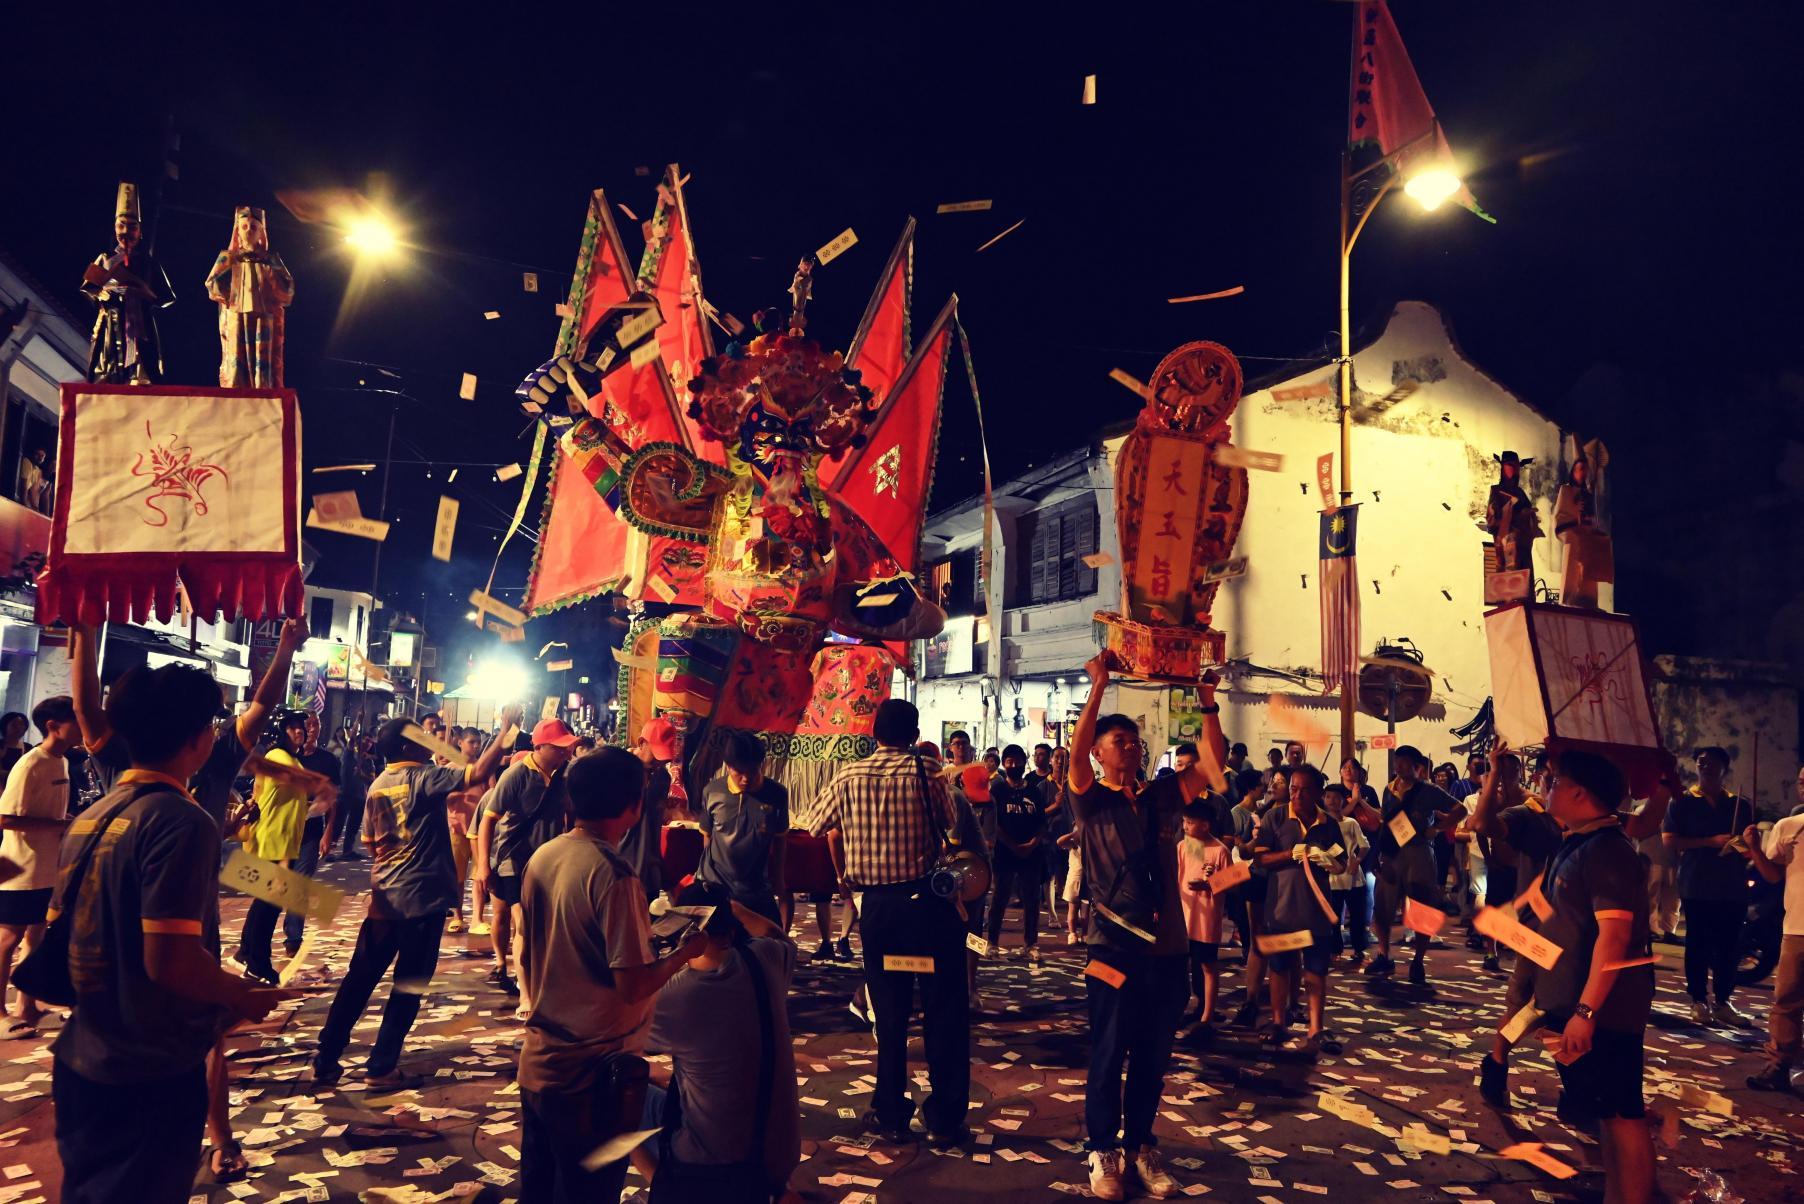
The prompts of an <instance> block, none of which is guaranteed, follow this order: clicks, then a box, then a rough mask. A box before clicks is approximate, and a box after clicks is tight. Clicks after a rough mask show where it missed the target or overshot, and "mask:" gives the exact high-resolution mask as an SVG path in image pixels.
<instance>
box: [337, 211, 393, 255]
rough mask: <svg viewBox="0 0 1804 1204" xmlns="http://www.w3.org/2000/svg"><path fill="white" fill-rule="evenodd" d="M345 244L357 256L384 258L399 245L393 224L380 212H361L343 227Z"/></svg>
mask: <svg viewBox="0 0 1804 1204" xmlns="http://www.w3.org/2000/svg"><path fill="white" fill-rule="evenodd" d="M345 245H347V246H349V247H350V248H351V249H352V250H354V251H356V252H357V254H358V255H359V256H368V257H371V258H376V259H380V258H385V257H387V256H389V255H393V254H394V253H395V252H396V251H397V250H399V249H400V246H401V237H400V235H399V234H398V233H397V232H396V231H395V225H394V223H393V222H391V221H389V220H388V218H387V217H385V216H383V215H382V214H380V213H361V214H358V215H357V216H356V217H354V218H352V219H351V221H350V224H349V225H348V226H347V227H346V229H345Z"/></svg>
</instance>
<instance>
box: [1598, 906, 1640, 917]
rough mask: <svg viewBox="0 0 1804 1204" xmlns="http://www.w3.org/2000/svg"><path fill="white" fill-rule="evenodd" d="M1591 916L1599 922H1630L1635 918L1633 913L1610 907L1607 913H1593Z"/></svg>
mask: <svg viewBox="0 0 1804 1204" xmlns="http://www.w3.org/2000/svg"><path fill="white" fill-rule="evenodd" d="M1591 914H1592V915H1594V916H1596V917H1597V918H1598V919H1600V920H1632V919H1634V918H1635V913H1634V912H1632V911H1624V910H1623V909H1622V908H1620V907H1612V908H1610V909H1609V910H1607V911H1594V912H1592V913H1591Z"/></svg>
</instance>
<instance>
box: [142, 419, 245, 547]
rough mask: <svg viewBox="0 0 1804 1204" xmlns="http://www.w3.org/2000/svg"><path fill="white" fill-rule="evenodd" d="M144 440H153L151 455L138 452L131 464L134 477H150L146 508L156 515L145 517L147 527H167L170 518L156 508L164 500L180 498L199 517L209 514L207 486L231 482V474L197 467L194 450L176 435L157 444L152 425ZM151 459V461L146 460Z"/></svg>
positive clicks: (146, 427) (214, 467) (146, 428)
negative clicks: (177, 440) (212, 483)
mask: <svg viewBox="0 0 1804 1204" xmlns="http://www.w3.org/2000/svg"><path fill="white" fill-rule="evenodd" d="M144 437H145V438H146V439H149V440H151V441H152V443H151V447H150V450H149V451H148V452H139V453H138V461H137V463H135V464H133V465H132V475H133V476H134V477H149V478H150V488H151V493H150V496H149V497H147V498H145V499H144V506H145V508H146V509H148V510H150V511H151V512H152V513H154V514H155V515H156V518H154V519H153V518H150V517H148V516H147V517H146V518H145V519H144V525H145V526H147V527H167V526H168V525H169V515H168V513H167V512H166V511H164V509H163V508H162V507H161V506H159V505H157V502H158V501H159V500H160V499H162V498H167V497H174V498H181V499H183V500H184V501H186V502H188V503H189V504H190V505H191V506H193V507H194V513H195V515H196V516H201V515H205V514H206V513H207V498H206V493H205V486H206V483H207V482H208V481H209V480H211V479H212V478H214V477H219V478H220V479H221V480H230V479H231V475H230V474H229V473H227V472H226V470H225V469H223V468H221V467H220V466H219V465H217V464H197V463H195V462H194V449H193V448H192V447H190V446H188V445H187V444H186V443H182V444H178V443H176V436H175V435H173V434H172V435H170V436H169V438H168V440H167V441H166V442H164V443H163V444H162V445H161V446H158V445H157V444H156V442H155V439H156V436H155V435H154V434H152V433H151V429H150V423H149V422H148V421H146V422H145V424H144ZM147 457H148V459H147Z"/></svg>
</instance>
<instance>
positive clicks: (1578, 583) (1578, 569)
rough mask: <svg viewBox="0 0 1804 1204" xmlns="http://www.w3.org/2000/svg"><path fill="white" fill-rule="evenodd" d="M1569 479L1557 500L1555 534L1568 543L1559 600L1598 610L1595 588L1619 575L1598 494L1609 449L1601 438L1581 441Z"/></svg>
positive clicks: (1571, 604)
mask: <svg viewBox="0 0 1804 1204" xmlns="http://www.w3.org/2000/svg"><path fill="white" fill-rule="evenodd" d="M1573 442H1574V444H1575V445H1576V451H1575V453H1574V456H1573V460H1572V467H1571V468H1570V469H1569V470H1568V471H1567V477H1566V483H1565V484H1563V485H1561V486H1560V493H1559V497H1558V499H1557V500H1556V501H1555V503H1554V510H1553V533H1554V537H1555V538H1556V539H1558V540H1559V541H1560V542H1561V543H1563V544H1565V545H1566V566H1565V571H1564V572H1563V573H1562V575H1561V578H1560V602H1561V604H1562V605H1565V606H1579V607H1584V608H1586V609H1590V610H1595V609H1597V587H1598V585H1599V584H1600V583H1613V582H1614V581H1615V580H1616V555H1615V551H1614V549H1613V547H1612V544H1611V541H1610V533H1609V532H1608V531H1606V530H1604V527H1603V523H1602V522H1601V521H1600V520H1599V518H1598V513H1597V499H1598V497H1599V495H1600V494H1602V492H1603V470H1604V466H1605V465H1606V464H1608V463H1609V462H1610V453H1609V451H1608V449H1606V448H1605V447H1604V444H1603V440H1601V439H1593V440H1591V441H1590V442H1588V443H1582V444H1581V443H1579V442H1578V440H1577V439H1576V438H1575V439H1574V440H1573Z"/></svg>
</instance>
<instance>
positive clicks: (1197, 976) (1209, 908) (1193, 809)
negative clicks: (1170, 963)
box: [1178, 799, 1229, 1036]
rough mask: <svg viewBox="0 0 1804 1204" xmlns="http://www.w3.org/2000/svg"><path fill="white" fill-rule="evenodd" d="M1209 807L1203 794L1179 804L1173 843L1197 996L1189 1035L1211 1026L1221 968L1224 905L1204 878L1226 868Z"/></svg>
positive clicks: (1192, 986)
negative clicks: (1178, 830)
mask: <svg viewBox="0 0 1804 1204" xmlns="http://www.w3.org/2000/svg"><path fill="white" fill-rule="evenodd" d="M1213 826H1214V825H1213V822H1212V811H1211V808H1210V807H1209V805H1208V804H1207V803H1205V802H1203V801H1202V800H1200V799H1199V800H1196V801H1195V802H1191V803H1188V804H1186V805H1185V807H1184V839H1183V840H1182V841H1181V842H1179V844H1178V881H1179V882H1180V883H1182V884H1183V887H1184V890H1183V896H1182V897H1183V901H1184V929H1185V931H1186V932H1188V933H1189V936H1190V989H1191V991H1192V992H1193V993H1194V994H1195V996H1196V1011H1195V1012H1193V1013H1192V1018H1193V1019H1195V1020H1196V1021H1197V1022H1198V1023H1197V1026H1196V1029H1195V1030H1194V1035H1197V1036H1207V1035H1209V1034H1210V1033H1212V1032H1214V1031H1215V985H1216V980H1217V978H1218V976H1219V974H1220V971H1219V970H1218V969H1217V968H1216V964H1215V947H1216V946H1217V945H1219V944H1221V924H1222V915H1223V911H1224V908H1223V906H1222V904H1221V902H1220V901H1219V900H1217V899H1216V897H1215V895H1214V893H1213V892H1212V891H1211V890H1210V889H1209V879H1210V878H1211V877H1212V876H1213V875H1214V874H1215V873H1216V872H1218V871H1220V870H1224V869H1226V868H1228V862H1229V850H1228V846H1227V845H1225V844H1223V843H1222V842H1221V841H1220V840H1219V839H1218V838H1217V837H1216V835H1215V833H1214V832H1213V831H1212V828H1213Z"/></svg>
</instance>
